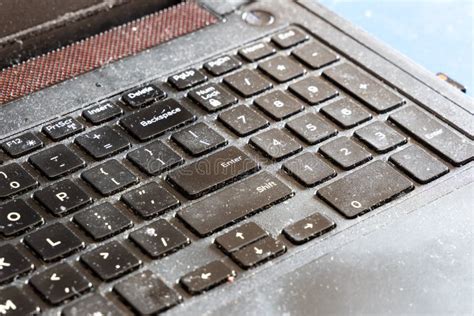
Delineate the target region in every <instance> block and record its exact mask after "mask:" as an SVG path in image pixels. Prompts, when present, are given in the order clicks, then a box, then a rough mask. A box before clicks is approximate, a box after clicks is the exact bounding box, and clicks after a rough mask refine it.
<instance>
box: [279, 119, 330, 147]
mask: <svg viewBox="0 0 474 316" xmlns="http://www.w3.org/2000/svg"><path fill="white" fill-rule="evenodd" d="M286 128H288V129H289V130H290V131H292V132H293V133H294V134H295V135H296V136H298V137H299V138H300V139H302V140H304V141H305V142H306V143H308V144H310V145H314V144H317V143H320V142H322V141H324V140H326V139H328V138H331V137H333V136H335V135H337V133H338V130H337V128H335V127H334V126H333V125H331V124H330V123H328V122H326V121H325V120H323V119H322V118H321V117H319V116H318V115H317V114H315V113H307V114H304V115H302V116H300V117H298V118H295V119H293V120H291V121H289V122H288V123H287V124H286Z"/></svg>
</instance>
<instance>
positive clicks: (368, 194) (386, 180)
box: [317, 160, 413, 218]
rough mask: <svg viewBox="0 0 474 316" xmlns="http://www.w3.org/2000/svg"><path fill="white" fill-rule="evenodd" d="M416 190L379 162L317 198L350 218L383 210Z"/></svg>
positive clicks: (334, 184) (340, 182)
mask: <svg viewBox="0 0 474 316" xmlns="http://www.w3.org/2000/svg"><path fill="white" fill-rule="evenodd" d="M412 189H413V183H412V182H411V181H410V180H408V179H407V178H405V177H404V176H403V175H401V174H400V173H399V172H398V171H396V170H395V169H393V168H392V167H390V166H389V165H388V164H387V163H385V162H383V161H380V160H377V161H374V162H373V163H371V164H368V165H367V166H364V167H362V168H360V169H358V170H356V171H354V172H353V173H350V174H348V175H346V176H345V177H343V178H341V179H339V180H336V181H335V182H332V183H330V184H328V185H327V186H325V187H323V188H322V189H319V190H318V192H317V194H318V196H319V197H321V198H322V199H323V200H325V201H326V202H327V203H329V204H330V205H331V206H332V207H334V208H335V209H336V210H337V211H339V212H340V213H342V214H343V215H344V216H346V217H348V218H355V217H357V216H360V215H362V214H363V213H366V212H368V211H371V210H373V209H375V208H377V207H380V206H382V205H384V204H386V203H388V202H390V201H391V200H393V199H395V198H396V197H398V196H399V195H401V194H403V193H406V192H409V191H411V190H412Z"/></svg>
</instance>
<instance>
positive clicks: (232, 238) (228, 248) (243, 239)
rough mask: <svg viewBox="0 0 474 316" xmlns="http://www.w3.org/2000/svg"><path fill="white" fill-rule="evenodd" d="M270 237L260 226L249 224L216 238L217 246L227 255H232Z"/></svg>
mask: <svg viewBox="0 0 474 316" xmlns="http://www.w3.org/2000/svg"><path fill="white" fill-rule="evenodd" d="M266 236H268V234H267V232H266V231H264V230H263V229H262V228H261V227H260V226H258V225H257V224H255V223H254V222H249V223H246V224H243V225H240V226H239V227H237V228H235V229H233V230H231V231H230V232H228V233H225V234H223V235H220V236H219V237H217V238H216V240H215V243H216V245H217V246H218V247H219V248H220V249H221V250H222V251H224V252H225V253H227V254H231V253H232V252H235V251H237V250H239V249H241V248H243V247H245V246H247V245H249V244H251V243H254V242H256V241H257V240H260V239H262V238H263V237H266Z"/></svg>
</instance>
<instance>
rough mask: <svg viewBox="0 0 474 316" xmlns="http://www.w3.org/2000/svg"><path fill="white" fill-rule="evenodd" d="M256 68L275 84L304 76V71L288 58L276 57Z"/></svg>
mask: <svg viewBox="0 0 474 316" xmlns="http://www.w3.org/2000/svg"><path fill="white" fill-rule="evenodd" d="M258 68H259V69H260V70H262V71H263V72H265V73H266V74H267V75H268V76H270V77H271V78H272V79H273V80H275V81H277V82H280V83H282V82H287V81H290V80H291V79H294V78H297V77H300V76H302V75H304V74H305V72H306V70H305V69H304V68H303V67H302V66H301V65H300V64H298V63H297V62H295V61H294V60H292V59H290V58H289V57H288V56H276V57H273V58H271V59H269V60H266V61H264V62H261V63H260V64H259V65H258Z"/></svg>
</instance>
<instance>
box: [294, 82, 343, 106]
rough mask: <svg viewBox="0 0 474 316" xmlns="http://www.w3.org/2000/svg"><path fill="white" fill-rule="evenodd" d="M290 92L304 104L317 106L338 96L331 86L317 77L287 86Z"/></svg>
mask: <svg viewBox="0 0 474 316" xmlns="http://www.w3.org/2000/svg"><path fill="white" fill-rule="evenodd" d="M289 88H290V90H291V92H293V93H294V94H296V95H297V96H298V97H300V98H301V99H302V100H303V101H305V102H306V103H309V104H311V105H317V104H320V103H323V102H325V101H327V100H329V99H332V98H334V97H336V96H338V95H339V92H338V91H337V90H336V89H335V88H334V87H333V86H331V85H329V84H327V83H326V82H324V81H322V80H321V78H319V77H308V78H305V79H303V80H300V81H298V82H296V83H293V84H291V85H290V86H289Z"/></svg>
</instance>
